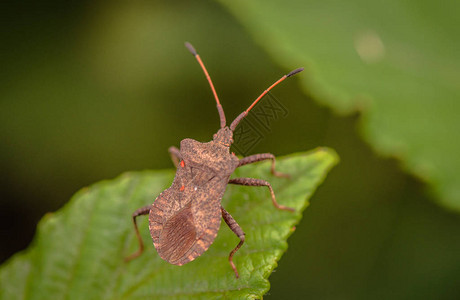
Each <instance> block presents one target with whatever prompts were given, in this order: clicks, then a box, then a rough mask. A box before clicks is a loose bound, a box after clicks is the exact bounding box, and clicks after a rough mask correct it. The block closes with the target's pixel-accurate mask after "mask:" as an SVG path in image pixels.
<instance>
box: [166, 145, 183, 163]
mask: <svg viewBox="0 0 460 300" xmlns="http://www.w3.org/2000/svg"><path fill="white" fill-rule="evenodd" d="M168 152H169V154H170V155H171V160H172V161H173V164H174V166H175V167H176V168H177V165H179V161H180V160H181V159H182V156H181V155H180V151H179V149H177V148H176V147H174V146H171V147H169V149H168Z"/></svg>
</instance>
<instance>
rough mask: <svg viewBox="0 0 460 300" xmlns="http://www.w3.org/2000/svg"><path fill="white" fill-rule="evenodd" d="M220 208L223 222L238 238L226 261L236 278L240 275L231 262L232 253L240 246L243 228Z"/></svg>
mask: <svg viewBox="0 0 460 300" xmlns="http://www.w3.org/2000/svg"><path fill="white" fill-rule="evenodd" d="M220 208H221V210H222V218H223V219H224V221H225V223H227V225H228V227H230V229H231V230H232V231H233V232H234V233H235V234H236V236H237V237H238V238H239V239H240V242H239V243H238V245H236V247H235V249H233V250H232V252H230V255H229V256H228V261H229V262H230V266H231V267H232V269H233V271H234V272H235V276H236V278H238V277H240V275H239V274H238V270H237V269H236V266H235V264H234V263H233V254H235V252H236V251H238V249H240V248H241V246H242V245H243V243H244V232H243V229H241V227H240V225H238V223H236V221H235V219H233V217H232V216H231V215H230V214H229V213H228V212H227V211H226V210H225V209H224V208H223V207H222V206H221V207H220Z"/></svg>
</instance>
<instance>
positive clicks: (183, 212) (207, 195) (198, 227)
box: [149, 127, 239, 265]
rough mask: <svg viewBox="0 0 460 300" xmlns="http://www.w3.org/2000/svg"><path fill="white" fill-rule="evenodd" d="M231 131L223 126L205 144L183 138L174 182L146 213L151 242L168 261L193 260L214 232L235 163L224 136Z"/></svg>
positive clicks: (236, 159) (205, 247)
mask: <svg viewBox="0 0 460 300" xmlns="http://www.w3.org/2000/svg"><path fill="white" fill-rule="evenodd" d="M229 133H230V135H229ZM231 134H232V132H231V131H230V130H229V129H228V127H225V128H224V129H221V130H220V131H219V132H218V134H217V135H216V136H215V139H214V140H212V141H211V142H209V143H200V142H198V141H195V140H193V139H184V140H182V142H181V143H180V154H181V156H182V160H181V162H180V164H179V167H178V169H177V173H176V176H175V178H174V181H173V183H172V185H171V187H170V188H168V189H167V190H165V191H164V192H162V193H161V194H160V195H159V196H158V197H157V199H156V200H155V201H154V202H153V205H152V207H151V209H150V213H149V224H150V226H149V227H150V234H151V236H152V239H153V244H154V245H155V248H156V249H157V251H158V254H159V255H160V257H161V258H163V259H164V260H166V261H168V262H170V263H172V264H175V265H183V264H186V263H188V262H190V261H192V260H194V259H195V258H197V257H198V256H200V255H201V254H202V253H203V252H205V251H206V250H207V249H208V248H209V246H210V245H211V244H212V242H213V241H214V239H215V238H216V236H217V232H218V230H219V227H220V222H221V218H222V211H221V204H220V201H221V199H222V196H223V194H224V192H225V188H226V186H227V183H228V181H229V178H230V175H231V174H232V173H233V171H234V170H235V169H236V167H237V166H238V163H239V159H238V158H237V157H236V156H234V155H232V154H230V153H229V146H230V145H229V144H227V142H228V141H229V139H227V137H228V136H230V139H231ZM223 135H226V136H223ZM171 199H174V201H171Z"/></svg>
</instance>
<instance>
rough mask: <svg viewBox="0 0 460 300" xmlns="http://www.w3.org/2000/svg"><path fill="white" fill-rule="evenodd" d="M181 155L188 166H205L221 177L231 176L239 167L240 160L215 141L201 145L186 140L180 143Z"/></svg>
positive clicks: (227, 148)
mask: <svg viewBox="0 0 460 300" xmlns="http://www.w3.org/2000/svg"><path fill="white" fill-rule="evenodd" d="M180 154H181V156H182V158H183V160H184V162H185V163H186V164H187V163H189V164H193V165H195V166H205V167H207V168H210V169H212V170H214V171H215V172H216V173H217V174H220V175H224V176H225V175H228V176H229V175H231V174H232V173H233V171H234V170H235V168H236V167H237V165H238V158H237V157H236V156H234V155H232V154H230V152H229V147H226V146H224V145H222V144H220V143H217V142H215V141H210V142H208V143H201V142H198V141H196V140H193V139H184V140H182V141H181V143H180Z"/></svg>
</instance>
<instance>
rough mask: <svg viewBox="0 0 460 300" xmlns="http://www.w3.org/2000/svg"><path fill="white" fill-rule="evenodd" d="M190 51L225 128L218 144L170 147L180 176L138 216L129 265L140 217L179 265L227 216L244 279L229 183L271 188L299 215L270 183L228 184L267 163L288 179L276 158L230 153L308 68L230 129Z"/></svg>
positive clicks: (171, 260) (164, 256)
mask: <svg viewBox="0 0 460 300" xmlns="http://www.w3.org/2000/svg"><path fill="white" fill-rule="evenodd" d="M185 46H186V47H187V48H188V50H189V51H190V52H191V53H192V54H193V56H195V58H196V60H197V61H198V63H199V64H200V66H201V68H202V69H203V72H204V74H205V75H206V78H207V80H208V82H209V85H210V86H211V89H212V92H213V94H214V97H215V99H216V102H217V111H218V112H219V116H220V129H219V131H218V132H217V133H216V134H214V136H213V140H212V141H210V142H208V143H201V142H198V141H195V140H193V139H184V140H182V141H181V143H180V150H179V149H177V148H176V147H170V148H169V152H170V154H171V158H172V160H173V162H174V164H175V165H176V167H177V172H176V176H175V177H174V181H173V183H172V185H171V187H170V188H168V189H167V190H165V191H163V192H162V193H161V194H160V195H159V196H158V197H157V198H156V199H155V201H154V202H153V204H152V205H148V206H145V207H142V208H140V209H138V210H136V211H135V212H134V213H133V215H132V217H133V223H134V229H135V231H136V236H137V239H138V241H139V250H138V251H137V252H135V253H134V254H132V255H130V256H129V257H127V258H126V260H127V261H129V260H131V259H133V258H135V257H137V256H139V255H140V254H141V253H142V252H143V250H144V243H143V242H142V238H141V236H140V234H139V229H138V227H137V222H136V217H138V216H140V215H146V214H149V228H150V234H151V236H152V239H153V244H154V245H155V248H156V250H157V252H158V254H159V255H160V257H161V258H162V259H164V260H165V261H167V262H169V263H171V264H174V265H178V266H181V265H183V264H186V263H188V262H190V261H192V260H194V259H195V258H197V257H198V256H200V255H201V254H203V253H204V252H205V251H206V250H207V249H208V248H209V246H210V245H211V244H212V243H213V241H214V239H215V238H216V236H217V232H218V230H219V227H220V221H221V217H222V218H223V219H224V221H225V223H227V225H228V226H229V227H230V229H231V230H232V231H233V232H234V233H235V234H236V235H237V236H238V238H239V239H240V242H239V243H238V245H237V246H236V247H235V248H234V249H233V250H232V251H231V252H230V255H229V257H228V260H229V262H230V265H231V267H232V269H233V271H234V272H235V276H236V278H238V277H239V274H238V271H237V269H236V266H235V264H234V263H233V255H234V254H235V252H236V251H238V249H239V248H240V247H241V246H242V245H243V243H244V239H245V235H244V232H243V230H242V229H241V227H240V226H239V225H238V223H237V222H236V221H235V220H234V219H233V217H232V216H231V215H230V214H229V213H228V212H227V211H226V210H225V209H224V208H223V207H222V206H221V203H220V202H221V199H222V196H223V194H224V192H225V188H226V187H227V184H228V183H231V184H239V185H246V186H266V187H268V189H269V190H270V194H271V199H272V202H273V205H274V206H275V207H276V208H277V209H281V210H288V211H294V209H292V208H290V207H286V206H283V205H280V204H278V203H277V202H276V199H275V193H274V192H273V189H272V187H271V185H270V183H268V182H267V181H265V180H262V179H255V178H234V179H230V180H229V178H230V175H231V174H232V173H233V171H234V170H235V169H236V168H238V167H241V166H244V165H247V164H250V163H254V162H258V161H262V160H267V159H270V160H271V161H272V165H271V173H272V174H273V175H275V176H279V177H289V176H288V175H286V174H282V173H279V172H276V171H275V156H274V155H273V154H271V153H262V154H255V155H251V156H248V157H245V158H242V159H238V157H236V156H235V155H234V154H233V153H231V154H230V145H231V144H232V143H233V138H232V137H233V132H234V130H235V128H236V126H237V125H238V123H240V121H241V120H242V119H243V118H244V117H246V116H247V115H248V113H249V111H250V110H251V109H252V108H253V107H254V105H256V103H257V102H258V101H259V100H260V99H262V97H263V96H264V95H265V94H266V93H268V91H270V90H271V89H272V88H273V87H274V86H276V85H277V84H279V83H280V82H282V81H283V80H285V79H286V78H288V77H290V76H293V75H295V74H297V73H299V72H301V71H302V70H303V68H299V69H296V70H294V71H292V72H290V73H289V74H287V75H284V76H283V77H281V78H280V79H279V80H278V81H276V82H275V83H274V84H272V85H271V86H270V87H269V88H268V89H267V90H265V91H264V92H263V93H262V94H261V95H260V96H259V97H258V98H257V99H256V100H255V101H254V102H253V103H252V104H251V106H250V107H249V108H248V109H246V110H245V111H243V112H242V113H241V114H240V115H239V116H238V117H237V118H236V119H235V120H234V121H233V122H232V123H231V124H230V127H229V126H227V125H226V121H225V114H224V110H223V108H222V106H221V105H220V102H219V98H218V97H217V93H216V90H215V89H214V85H213V84H212V81H211V78H210V77H209V74H208V72H207V71H206V68H205V66H204V64H203V62H202V61H201V58H200V56H199V55H198V54H197V52H196V50H195V48H193V46H192V45H191V44H189V43H185Z"/></svg>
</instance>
